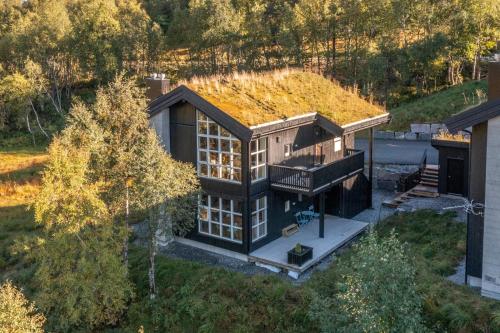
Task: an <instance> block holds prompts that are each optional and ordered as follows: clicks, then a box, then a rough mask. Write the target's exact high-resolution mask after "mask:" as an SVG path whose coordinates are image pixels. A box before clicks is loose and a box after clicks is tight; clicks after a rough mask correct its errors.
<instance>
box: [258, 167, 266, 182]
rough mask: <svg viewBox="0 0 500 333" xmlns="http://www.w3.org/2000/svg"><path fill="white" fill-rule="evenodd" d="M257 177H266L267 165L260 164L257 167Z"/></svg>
mask: <svg viewBox="0 0 500 333" xmlns="http://www.w3.org/2000/svg"><path fill="white" fill-rule="evenodd" d="M257 170H258V172H257V179H260V178H264V177H266V167H265V166H260V167H258V168H257Z"/></svg>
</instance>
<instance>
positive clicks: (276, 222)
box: [149, 86, 388, 254]
mask: <svg viewBox="0 0 500 333" xmlns="http://www.w3.org/2000/svg"><path fill="white" fill-rule="evenodd" d="M162 112H168V114H169V120H168V122H167V123H163V125H162V126H164V127H166V128H168V130H166V131H162V132H161V133H162V135H163V136H165V135H167V136H168V140H165V141H169V147H168V148H167V149H168V150H169V152H170V153H171V155H172V157H173V158H174V159H177V160H181V161H184V162H189V163H192V164H193V165H194V166H195V167H196V166H197V153H198V147H197V130H196V121H197V120H196V119H197V118H196V117H197V116H196V114H197V112H202V113H203V114H205V115H206V116H208V117H209V118H210V119H212V120H213V121H214V122H216V123H217V124H218V125H219V126H221V127H223V128H224V129H226V130H227V131H229V132H230V133H231V134H233V135H234V136H235V137H237V138H238V139H239V140H240V141H241V181H240V182H230V181H225V180H223V179H218V178H208V177H200V183H201V187H202V190H203V192H204V193H206V194H208V195H212V196H216V197H220V198H223V199H228V200H237V201H238V202H241V205H242V224H243V229H242V233H243V236H242V242H241V243H239V242H234V241H230V240H226V239H223V238H216V237H213V236H209V235H205V234H203V233H200V232H198V227H196V228H194V229H193V230H192V231H191V232H190V233H188V235H186V237H187V238H190V239H193V240H196V241H199V242H203V243H206V244H210V245H214V246H217V247H221V248H224V249H228V250H231V251H236V252H239V253H243V254H248V253H250V252H252V251H254V250H255V249H257V248H259V247H261V246H263V245H265V244H267V243H269V242H271V241H273V240H275V239H277V238H279V237H281V235H282V229H283V228H284V227H286V226H288V225H290V224H292V223H295V216H294V214H295V213H296V212H298V211H302V210H306V209H308V207H310V206H311V205H312V206H313V207H314V210H315V211H318V210H319V209H320V206H321V200H320V197H322V198H323V200H324V202H325V205H324V207H325V212H326V213H327V214H332V215H337V216H341V217H347V218H349V217H352V216H354V215H356V214H357V213H359V212H360V211H362V210H363V209H365V208H368V207H369V206H370V202H369V200H370V196H369V195H368V192H369V191H371V184H370V182H369V180H368V179H367V177H366V176H365V175H364V152H357V151H354V132H355V131H357V130H358V129H365V128H367V127H372V126H376V125H378V124H382V123H386V122H387V121H388V115H383V116H380V117H377V118H376V119H369V120H367V121H366V122H358V123H356V124H353V125H352V126H350V127H348V129H347V128H343V127H340V126H338V125H336V124H334V123H332V122H330V121H329V120H328V119H325V118H323V117H322V116H320V115H318V114H306V115H304V116H301V117H295V118H290V119H284V120H282V121H277V122H273V123H269V124H264V125H260V126H256V127H253V128H252V127H250V128H249V127H246V126H244V125H242V124H240V123H239V122H238V121H236V120H235V119H233V118H232V117H230V116H229V115H228V114H226V113H225V112H223V111H222V110H220V109H218V108H217V107H215V106H214V105H212V104H210V103H208V102H207V101H205V100H204V99H203V98H201V97H200V96H198V95H197V94H196V93H195V92H193V91H191V90H190V89H188V88H187V87H184V86H180V87H178V88H176V89H174V90H172V91H171V92H169V93H167V94H165V95H162V96H160V97H159V98H156V99H155V100H153V101H152V102H151V103H150V105H149V114H150V119H151V121H152V122H153V121H154V118H155V117H158V116H159V115H160V114H161V113H162ZM156 127H157V126H155V128H156ZM157 131H158V129H157ZM165 133H166V134H165ZM163 139H165V138H163ZM258 139H265V140H266V141H267V149H266V161H267V166H266V168H267V173H266V175H267V177H266V178H264V179H261V180H257V181H252V179H251V168H250V155H251V154H250V151H251V147H250V146H251V142H252V140H258ZM285 145H289V146H290V147H291V150H290V151H289V154H288V153H287V156H285ZM347 164H348V165H349V166H350V169H348V170H347V169H345V168H346V165H347ZM273 167H278V168H280V167H284V168H291V169H294V170H298V171H299V173H301V172H303V173H307V172H311V173H318V175H319V176H318V177H316V178H315V179H317V180H316V182H317V183H318V184H319V185H320V186H321V190H320V191H318V192H314V191H310V192H308V191H295V190H294V189H293V188H289V187H286V186H284V187H277V186H276V184H275V183H274V182H273V181H271V179H270V173H271V172H270V169H271V168H273ZM327 168H329V169H328V170H327ZM311 170H312V171H311ZM325 170H326V171H325ZM333 170H336V171H335V172H336V173H338V174H339V175H341V177H337V176H336V175H335V176H334V175H333V174H334V173H333ZM320 192H321V195H319V194H320ZM263 196H266V198H267V233H266V236H265V237H262V238H261V239H258V240H257V241H252V234H251V231H252V221H251V214H252V207H251V206H252V202H253V201H254V200H256V199H259V198H262V197H263ZM285 207H289V209H287V210H286V211H285Z"/></svg>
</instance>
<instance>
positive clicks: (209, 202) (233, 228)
mask: <svg viewBox="0 0 500 333" xmlns="http://www.w3.org/2000/svg"><path fill="white" fill-rule="evenodd" d="M206 196H207V205H202V200H201V196H200V197H199V201H198V232H199V233H200V234H202V235H206V236H209V237H214V238H220V239H223V240H226V241H230V242H235V243H239V244H242V243H243V214H242V212H239V213H238V212H236V211H235V202H234V200H230V199H224V198H221V197H218V196H214V195H208V194H206ZM212 198H217V202H218V207H212ZM223 199H224V200H228V201H230V206H231V207H230V210H224V209H223V207H222V206H223V205H222V200H223ZM241 204H242V203H240V205H241ZM201 209H206V211H207V219H203V220H202V219H201V214H200V211H201ZM212 210H214V211H215V212H218V215H219V221H212ZM224 214H230V216H231V221H230V224H225V223H224V222H223V216H224ZM235 216H239V218H240V220H241V227H238V226H237V225H236V224H235V223H234V221H235ZM203 222H206V223H208V232H205V231H203V230H202V223H203ZM212 224H217V225H218V226H219V234H218V235H216V234H213V233H212ZM223 227H226V228H227V227H229V229H230V232H231V237H224V236H223V233H222V229H223ZM237 231H240V234H241V239H236V238H235V235H236V232H237Z"/></svg>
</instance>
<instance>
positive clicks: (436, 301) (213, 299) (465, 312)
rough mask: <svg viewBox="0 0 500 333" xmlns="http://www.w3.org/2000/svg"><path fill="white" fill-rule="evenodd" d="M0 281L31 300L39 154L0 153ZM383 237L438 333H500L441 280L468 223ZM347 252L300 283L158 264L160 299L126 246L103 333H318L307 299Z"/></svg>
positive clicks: (487, 308) (488, 304) (415, 224)
mask: <svg viewBox="0 0 500 333" xmlns="http://www.w3.org/2000/svg"><path fill="white" fill-rule="evenodd" d="M0 154H1V155H0V156H1V157H2V159H1V161H2V163H1V165H0V191H1V193H2V195H1V196H0V197H1V199H0V280H3V279H5V278H10V279H13V280H14V282H15V283H16V284H17V285H20V286H22V287H24V288H25V290H26V293H27V295H28V297H29V298H31V299H33V295H34V291H35V290H34V288H35V286H33V285H32V280H31V277H32V275H33V271H34V267H35V265H34V263H32V262H30V261H29V260H28V259H27V257H25V256H24V255H22V254H20V253H21V252H19V251H18V249H19V245H22V244H26V242H27V241H28V242H29V239H30V238H31V237H33V236H36V234H37V233H38V232H39V229H38V228H37V226H36V225H35V223H34V221H33V212H32V211H31V210H30V209H29V208H28V206H29V204H30V202H31V201H32V199H33V198H34V196H35V195H36V193H37V191H38V188H39V181H40V180H39V172H40V171H41V170H42V169H43V162H44V161H45V159H46V155H45V154H44V153H43V151H40V150H26V149H18V150H12V149H11V150H9V151H8V152H5V151H4V152H1V153H0ZM377 229H378V231H379V233H380V234H381V235H382V236H384V235H387V233H389V232H390V230H392V229H395V230H396V232H397V233H398V235H399V238H400V240H402V241H404V242H406V243H407V247H408V253H409V254H410V255H411V257H412V260H413V262H414V264H415V265H416V267H417V273H418V276H417V280H418V281H417V282H418V283H417V284H418V290H419V292H420V293H421V295H422V297H423V309H424V316H425V319H426V322H427V324H428V326H429V327H431V328H433V329H434V330H435V331H438V332H442V331H448V332H465V333H466V332H500V328H499V326H497V324H498V320H495V318H499V317H498V316H495V314H498V313H500V303H498V302H494V301H491V300H487V299H484V298H481V297H480V296H479V295H478V294H477V293H476V292H475V291H473V290H471V289H469V288H467V287H461V286H456V285H454V284H452V283H451V282H449V281H447V280H446V279H445V277H446V276H448V275H449V274H451V273H453V271H454V267H455V266H456V264H457V263H458V262H459V261H460V259H461V258H462V257H463V255H464V251H465V225H463V224H459V223H456V222H454V221H453V215H452V214H444V215H439V214H436V213H434V212H432V211H418V212H415V213H409V214H403V215H398V216H393V217H390V218H388V219H386V220H385V221H383V222H382V223H381V224H380V225H379V226H378V227H377ZM350 253H351V252H350V250H348V249H347V250H345V251H344V252H343V253H342V254H341V255H340V256H339V258H338V259H337V260H336V261H335V262H334V263H333V264H332V265H331V267H329V268H328V269H327V270H326V271H322V272H317V273H315V274H314V275H313V277H312V279H311V280H309V281H308V282H306V283H305V284H303V285H301V286H297V285H295V284H292V283H290V282H289V281H286V280H283V279H280V278H279V277H277V276H253V277H249V276H245V275H243V274H239V273H235V272H230V271H227V270H224V269H221V268H214V267H210V266H206V265H203V264H199V263H194V262H188V261H183V260H174V259H170V258H166V257H160V258H158V263H157V267H158V277H157V285H158V287H159V297H158V299H157V300H156V301H155V302H151V301H150V300H149V298H148V279H147V261H146V260H145V258H146V257H147V254H146V252H145V250H144V249H142V248H138V247H132V248H131V257H130V276H131V279H132V281H133V284H134V286H135V294H136V296H135V298H134V300H133V301H132V303H131V304H130V306H129V310H128V312H127V313H126V314H124V316H123V319H122V321H121V322H120V324H119V325H118V326H117V327H114V328H107V329H103V330H101V331H106V332H137V331H138V329H139V328H140V327H141V326H143V327H144V330H145V332H151V331H152V330H153V328H156V329H157V330H158V331H159V332H163V331H169V332H317V331H318V326H317V323H315V322H312V321H311V320H310V319H309V318H308V317H307V312H308V310H309V302H310V298H311V292H312V291H316V292H318V293H319V294H320V295H325V296H326V295H332V294H333V293H335V292H336V291H337V288H338V282H339V281H341V279H343V275H345V274H349V270H350V267H349V265H348V264H347V263H348V260H346V259H347V258H348V257H349V256H350Z"/></svg>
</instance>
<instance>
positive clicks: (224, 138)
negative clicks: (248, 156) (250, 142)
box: [197, 111, 241, 182]
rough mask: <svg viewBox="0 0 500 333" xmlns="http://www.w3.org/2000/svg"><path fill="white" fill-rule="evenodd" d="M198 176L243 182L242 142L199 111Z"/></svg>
mask: <svg viewBox="0 0 500 333" xmlns="http://www.w3.org/2000/svg"><path fill="white" fill-rule="evenodd" d="M197 133H198V176H201V177H210V178H219V179H224V180H228V181H234V182H241V141H240V140H238V139H237V138H236V137H235V136H233V135H232V134H231V133H229V132H228V131H227V130H226V129H225V128H223V127H222V126H219V125H218V124H217V123H215V122H214V121H212V120H211V119H210V118H209V117H207V116H206V115H205V114H204V113H203V112H201V111H197Z"/></svg>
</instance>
